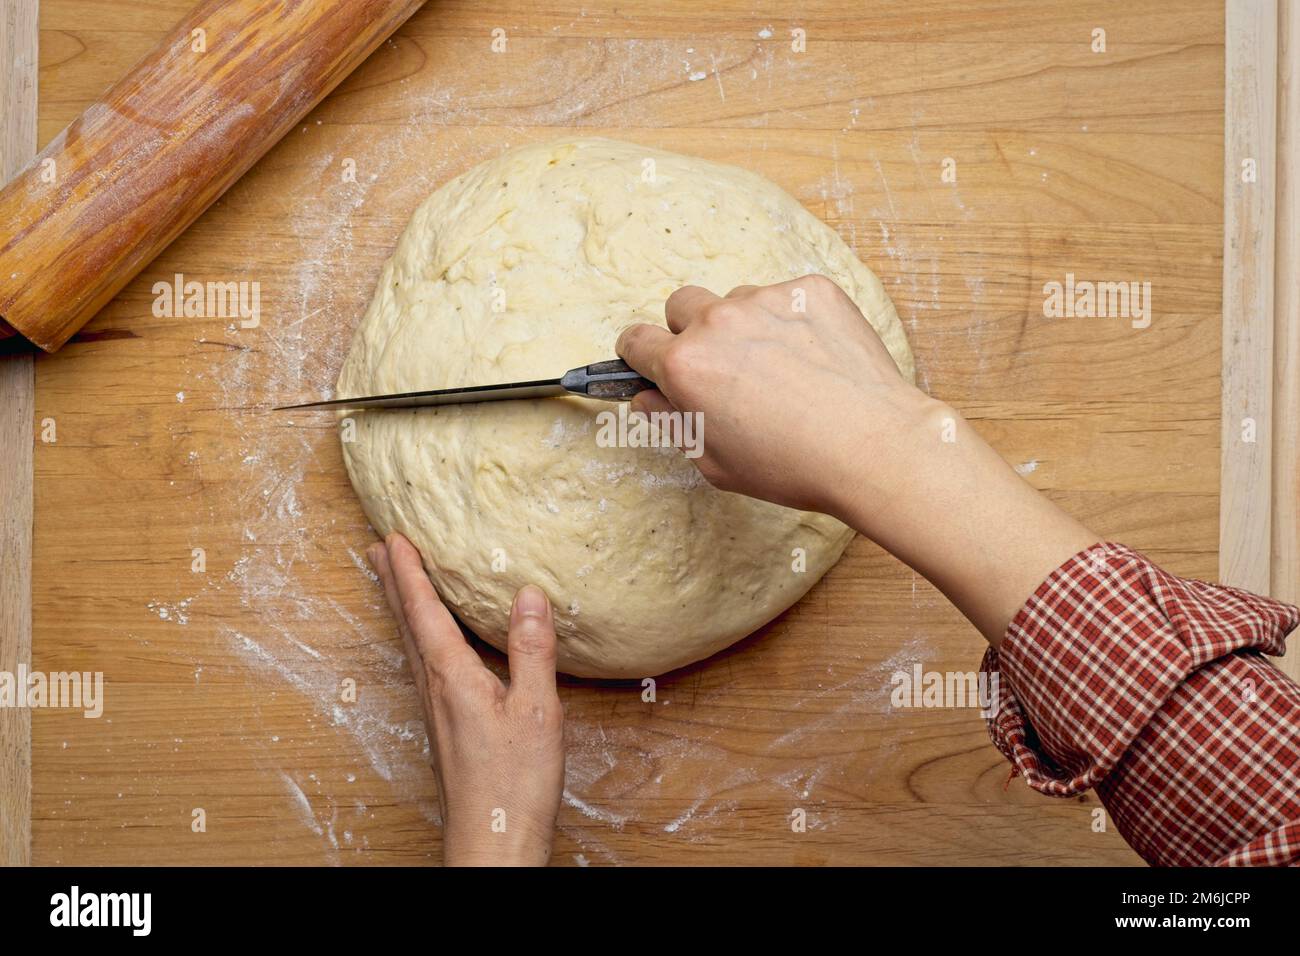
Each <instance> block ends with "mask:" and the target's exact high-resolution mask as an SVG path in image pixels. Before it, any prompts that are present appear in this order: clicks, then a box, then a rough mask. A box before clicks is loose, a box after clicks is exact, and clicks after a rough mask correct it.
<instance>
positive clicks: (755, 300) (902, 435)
mask: <svg viewBox="0 0 1300 956" xmlns="http://www.w3.org/2000/svg"><path fill="white" fill-rule="evenodd" d="M799 295H801V296H802V299H803V305H804V311H801V312H796V311H795V305H796V296H799ZM664 313H665V317H666V318H667V321H668V329H667V330H665V329H662V328H659V327H658V326H653V325H634V326H632V327H631V328H629V329H627V330H626V331H624V333H623V334H622V336H620V338H619V341H618V346H617V350H618V353H619V355H621V356H622V357H623V358H624V359H625V360H626V361H627V362H628V364H630V365H631V366H633V367H634V368H636V369H637V370H638V371H639V372H641V373H642V374H643V375H645V376H647V377H648V378H651V379H652V380H653V381H654V382H655V383H656V384H657V385H658V390H652V391H646V392H642V393H640V394H639V395H638V396H637V397H636V399H635V400H634V402H633V408H634V410H636V411H639V412H643V413H653V412H661V411H672V410H678V411H682V412H699V413H702V416H703V421H704V425H705V430H704V441H703V454H702V456H701V457H700V458H698V459H697V460H696V465H697V466H698V467H699V469H700V471H701V473H702V474H703V475H704V477H705V478H707V479H708V480H709V482H710V483H711V484H713V485H714V486H716V487H718V488H721V489H723V490H724V491H735V492H739V493H741V494H746V495H750V496H751V497H755V498H762V499H764V500H767V501H774V502H776V503H777V504H782V505H787V506H789V507H794V508H801V509H804V510H811V511H823V512H828V513H830V514H835V515H836V516H842V515H843V513H844V512H845V511H846V510H847V506H848V502H847V500H845V497H844V492H845V491H846V490H848V489H854V490H855V492H858V491H862V490H867V486H873V485H874V486H876V493H877V494H878V495H880V496H888V495H892V494H893V492H894V488H893V486H894V485H896V484H898V483H899V482H901V481H905V480H906V477H905V476H906V471H907V467H906V466H907V462H906V456H905V455H903V454H900V453H898V448H899V446H900V444H903V443H904V442H905V440H906V439H907V437H908V436H909V435H911V434H913V433H914V432H915V431H916V429H917V428H918V426H919V424H920V422H921V421H922V420H923V419H924V416H925V414H926V411H927V408H929V407H930V406H932V405H934V404H936V403H933V402H931V401H930V400H929V398H928V397H927V396H926V395H925V394H924V393H922V392H921V391H919V390H918V389H917V388H916V387H915V386H913V385H912V384H911V383H910V382H908V381H906V380H905V379H904V378H903V377H902V375H900V374H899V372H898V369H897V367H896V366H895V365H894V361H893V359H892V358H890V355H889V352H888V351H887V350H886V348H885V345H884V343H883V342H881V340H880V337H879V336H878V335H877V334H876V332H875V330H874V329H873V328H872V327H871V325H870V323H868V322H867V320H866V319H865V318H863V316H862V313H861V312H860V311H859V310H858V307H857V306H856V305H855V304H854V302H853V300H852V299H850V298H849V297H848V296H847V295H845V293H844V292H843V291H842V290H841V289H840V287H839V286H837V285H836V284H835V283H834V282H832V281H831V280H830V279H828V278H826V277H825V276H819V275H809V276H804V277H802V278H800V279H793V280H791V281H789V282H782V283H779V284H777V285H770V286H763V287H758V286H741V287H740V288H737V289H733V290H732V291H731V292H729V293H728V294H727V295H726V296H725V297H719V296H717V295H714V294H713V293H712V292H709V291H708V290H706V289H701V288H699V287H697V286H685V287H683V288H681V289H678V290H677V291H676V292H674V293H673V294H672V295H671V296H670V297H669V298H668V301H667V303H666V304H665V306H664ZM868 465H869V466H868Z"/></svg>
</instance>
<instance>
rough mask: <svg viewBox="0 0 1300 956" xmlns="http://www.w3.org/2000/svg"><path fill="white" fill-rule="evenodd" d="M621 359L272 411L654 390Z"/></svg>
mask: <svg viewBox="0 0 1300 956" xmlns="http://www.w3.org/2000/svg"><path fill="white" fill-rule="evenodd" d="M654 387H655V383H654V382H652V381H650V380H649V379H647V378H642V377H641V376H640V375H638V374H637V373H636V372H635V371H633V370H632V369H631V368H629V367H628V364H627V363H626V362H624V361H623V360H622V359H611V360H609V361H608V362H596V363H595V364H593V365H583V366H579V367H578V368H573V369H569V371H567V372H565V373H564V374H563V375H561V376H560V377H559V378H544V379H540V380H539V381H536V382H507V383H506V384H504V385H470V386H467V387H465V388H435V389H432V390H430V391H425V392H396V393H394V394H392V395H368V396H366V397H364V398H335V399H332V400H330V401H327V402H305V403H303V404H302V405H280V406H277V407H276V408H275V409H273V411H277V412H279V411H286V410H289V409H295V408H419V407H421V406H424V405H460V404H462V403H464V402H498V401H502V400H503V399H509V398H553V397H555V396H557V395H582V396H584V397H586V398H595V399H599V400H600V401H603V402H626V401H630V400H631V398H632V396H633V395H635V394H636V393H637V392H643V391H645V390H646V389H648V388H654Z"/></svg>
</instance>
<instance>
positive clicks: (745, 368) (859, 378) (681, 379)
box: [617, 276, 1097, 647]
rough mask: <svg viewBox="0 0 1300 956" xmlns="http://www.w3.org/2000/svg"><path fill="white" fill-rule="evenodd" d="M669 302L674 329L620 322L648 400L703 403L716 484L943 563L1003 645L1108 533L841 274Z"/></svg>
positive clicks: (936, 575)
mask: <svg viewBox="0 0 1300 956" xmlns="http://www.w3.org/2000/svg"><path fill="white" fill-rule="evenodd" d="M799 289H802V290H803V292H804V297H805V305H806V308H805V310H804V311H802V312H796V311H795V310H794V293H795V291H796V290H799ZM664 313H665V317H666V319H667V322H668V328H667V329H662V328H659V327H658V326H652V325H634V326H632V327H630V328H628V329H626V330H625V331H624V332H623V334H622V335H621V336H620V337H619V341H618V346H617V350H618V353H619V355H621V356H622V357H623V358H624V359H625V360H626V361H627V363H628V364H629V365H631V366H632V367H633V368H635V369H636V370H637V371H638V372H640V373H641V374H642V375H645V376H646V377H648V378H650V379H652V380H653V381H654V382H655V384H656V385H657V386H658V388H657V389H656V390H650V391H645V392H641V393H640V394H639V395H637V397H636V399H635V401H634V408H635V409H636V410H637V411H640V412H644V413H653V412H671V411H681V412H700V413H702V415H703V419H704V425H705V428H704V430H703V433H702V434H703V442H702V454H701V455H700V457H698V458H696V459H695V463H696V465H697V466H698V467H699V469H700V471H701V473H702V474H703V475H704V477H705V478H706V479H708V481H709V482H710V483H711V484H713V485H714V486H716V487H718V488H721V489H723V490H724V491H735V492H739V493H741V494H746V495H750V496H752V497H755V498H763V499H765V500H767V501H773V502H776V503H777V504H782V505H787V506H789V507H794V508H802V509H805V510H811V511H822V512H826V513H828V514H831V515H834V516H835V517H837V518H839V519H840V520H841V521H843V522H844V523H845V524H848V525H850V526H851V527H853V528H855V529H856V530H858V531H860V532H862V533H863V534H865V535H867V537H869V538H871V539H872V540H873V541H875V542H876V543H877V544H879V545H881V546H882V547H883V548H885V549H886V550H888V551H889V552H890V553H892V554H893V555H894V556H896V557H897V558H899V559H900V560H902V561H904V562H906V563H907V564H909V565H911V567H913V568H915V569H916V570H917V571H918V572H920V573H921V574H922V575H924V576H925V577H926V578H928V579H929V580H930V581H931V582H932V583H933V584H934V585H935V586H936V587H938V588H939V589H940V590H941V591H943V593H944V594H945V595H947V596H948V599H949V600H951V601H952V602H953V604H955V605H956V606H957V608H958V609H959V610H960V611H961V612H962V613H963V614H965V615H966V617H967V618H969V619H970V621H971V623H973V624H974V625H975V626H976V627H977V628H978V629H979V630H980V632H981V633H982V634H983V635H984V636H985V637H986V638H987V639H988V640H989V642H990V643H992V644H993V645H994V646H995V647H996V646H997V645H998V643H999V642H1000V641H1001V639H1002V635H1003V633H1004V632H1005V630H1006V627H1007V624H1008V623H1009V622H1010V620H1011V618H1012V616H1013V615H1014V614H1015V612H1016V611H1017V610H1018V609H1019V608H1020V607H1021V605H1023V604H1024V602H1025V600H1026V599H1027V598H1028V597H1029V595H1030V594H1031V593H1033V590H1034V589H1035V588H1036V587H1037V586H1038V584H1039V583H1040V582H1041V581H1042V580H1043V579H1044V578H1045V577H1046V576H1047V575H1048V573H1050V572H1051V571H1052V570H1053V569H1054V568H1056V567H1057V566H1059V565H1060V564H1061V563H1062V562H1063V561H1064V560H1065V559H1066V558H1068V557H1070V556H1071V555H1072V554H1075V553H1077V552H1078V551H1080V550H1082V549H1083V548H1085V547H1088V546H1089V545H1091V544H1093V543H1095V542H1096V541H1097V537H1096V536H1095V535H1093V534H1092V533H1091V532H1090V531H1088V529H1087V528H1085V527H1083V525H1081V524H1079V523H1078V522H1077V521H1075V520H1074V519H1073V518H1071V517H1070V516H1069V515H1067V514H1066V513H1065V512H1063V511H1062V510H1061V509H1060V508H1057V507H1056V506H1055V505H1054V504H1052V502H1051V501H1049V500H1048V499H1047V498H1045V497H1043V496H1042V495H1040V494H1038V492H1036V491H1035V490H1034V489H1033V488H1032V487H1030V486H1029V485H1028V484H1026V483H1025V482H1024V481H1023V480H1022V479H1021V478H1020V476H1019V475H1017V474H1016V473H1015V472H1014V471H1012V469H1011V468H1010V466H1008V465H1007V463H1006V462H1005V461H1003V460H1002V458H1001V457H1000V456H999V455H998V453H997V452H996V451H994V450H993V449H992V448H991V447H990V446H989V445H988V444H987V443H986V442H985V441H984V440H983V439H982V438H981V437H980V435H979V434H978V432H976V431H975V429H973V428H972V427H971V426H970V424H969V423H968V422H967V421H966V420H965V419H964V418H962V416H961V415H960V414H958V412H957V411H956V410H954V409H953V408H951V407H950V406H948V405H946V404H944V403H942V402H939V401H937V400H935V399H932V398H930V397H929V396H927V395H925V394H924V393H922V392H921V391H920V390H919V389H917V388H916V387H914V386H913V385H912V384H911V383H909V382H907V381H906V380H905V379H904V378H903V377H902V376H901V375H900V374H899V373H898V370H897V368H896V367H895V365H894V363H893V360H892V359H891V358H890V356H889V352H888V351H887V350H886V349H885V346H884V343H882V342H881V341H880V338H879V336H877V335H876V333H875V331H874V330H873V329H872V328H871V326H870V324H869V323H868V322H867V321H866V320H865V319H864V318H863V316H862V313H861V312H860V311H858V308H857V306H856V305H855V304H854V303H853V301H852V300H851V299H850V298H849V297H848V296H847V295H845V293H844V292H843V291H842V290H841V289H840V288H839V287H838V286H837V285H835V283H834V282H832V281H831V280H830V279H827V278H826V277H824V276H804V277H803V278H800V279H793V280H791V281H789V282H781V283H778V284H776V285H771V286H765V287H762V288H759V287H755V286H741V287H740V288H738V289H733V290H732V291H731V292H729V293H728V294H727V295H726V296H725V297H722V298H720V297H718V296H716V295H714V294H713V293H711V292H709V291H707V290H705V289H701V288H697V287H694V286H686V287H684V288H681V289H678V290H677V291H676V292H674V293H673V294H672V295H671V296H670V297H669V298H668V301H667V303H666V304H665V306H664Z"/></svg>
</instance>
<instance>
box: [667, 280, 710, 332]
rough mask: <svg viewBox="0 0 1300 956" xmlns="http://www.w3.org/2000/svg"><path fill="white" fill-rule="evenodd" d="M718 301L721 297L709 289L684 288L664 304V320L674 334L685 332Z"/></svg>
mask: <svg viewBox="0 0 1300 956" xmlns="http://www.w3.org/2000/svg"><path fill="white" fill-rule="evenodd" d="M718 301H720V299H719V297H718V296H716V295H714V294H713V293H712V292H710V291H709V290H708V289H701V288H700V287H699V286H697V285H684V286H682V287H681V288H680V289H678V290H677V291H676V292H674V293H673V294H672V295H670V296H669V297H668V301H667V302H665V303H664V318H665V319H666V320H667V321H668V328H670V329H672V330H673V331H674V332H682V331H684V330H685V329H686V327H687V326H689V325H690V324H691V322H692V321H694V320H695V319H696V318H698V317H699V315H700V313H701V312H703V311H704V307H705V306H706V305H709V304H711V303H713V302H718Z"/></svg>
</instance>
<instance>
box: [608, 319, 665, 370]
mask: <svg viewBox="0 0 1300 956" xmlns="http://www.w3.org/2000/svg"><path fill="white" fill-rule="evenodd" d="M673 338H674V336H673V334H672V333H671V332H669V331H668V330H667V329H661V328H659V326H657V325H643V324H642V325H631V326H628V327H627V328H626V329H624V330H623V334H622V335H620V336H619V337H618V342H617V343H616V344H615V346H614V351H616V352H617V353H618V355H619V358H621V359H622V360H623V361H625V362H627V364H628V365H630V366H632V367H633V368H634V369H636V370H637V371H638V372H640V373H641V374H642V375H644V376H646V377H647V378H649V379H650V380H651V381H652V382H658V381H660V380H661V379H662V378H663V371H664V366H663V357H664V352H665V351H666V350H667V349H668V346H669V345H671V344H672V341H673Z"/></svg>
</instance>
